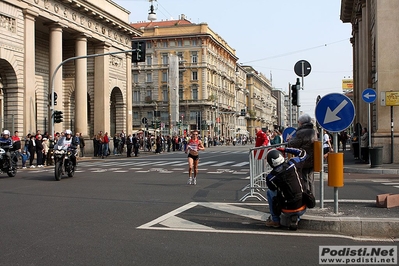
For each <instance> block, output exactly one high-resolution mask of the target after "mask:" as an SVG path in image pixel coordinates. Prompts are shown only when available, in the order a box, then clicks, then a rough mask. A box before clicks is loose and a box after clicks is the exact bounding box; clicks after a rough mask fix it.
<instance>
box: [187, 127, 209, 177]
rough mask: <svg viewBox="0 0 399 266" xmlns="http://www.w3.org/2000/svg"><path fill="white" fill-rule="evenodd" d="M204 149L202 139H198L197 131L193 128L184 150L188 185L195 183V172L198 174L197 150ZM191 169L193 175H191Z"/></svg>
mask: <svg viewBox="0 0 399 266" xmlns="http://www.w3.org/2000/svg"><path fill="white" fill-rule="evenodd" d="M203 150H205V148H204V145H203V144H202V141H201V140H199V139H198V131H197V130H194V131H192V132H191V138H190V140H189V141H188V143H187V148H186V150H185V152H186V153H188V182H187V184H189V185H196V184H197V174H198V162H199V155H198V151H203ZM191 171H192V172H193V175H191Z"/></svg>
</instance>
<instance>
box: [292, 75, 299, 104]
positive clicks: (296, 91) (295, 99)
mask: <svg viewBox="0 0 399 266" xmlns="http://www.w3.org/2000/svg"><path fill="white" fill-rule="evenodd" d="M300 89H301V82H300V81H299V78H298V79H297V80H296V84H294V85H291V103H292V105H294V106H300V105H299V90H300Z"/></svg>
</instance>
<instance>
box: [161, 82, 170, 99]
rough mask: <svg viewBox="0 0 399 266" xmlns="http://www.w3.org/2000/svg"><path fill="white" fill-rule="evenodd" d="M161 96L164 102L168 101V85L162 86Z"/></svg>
mask: <svg viewBox="0 0 399 266" xmlns="http://www.w3.org/2000/svg"><path fill="white" fill-rule="evenodd" d="M162 98H163V101H164V102H167V101H169V95H168V87H167V86H163V87H162Z"/></svg>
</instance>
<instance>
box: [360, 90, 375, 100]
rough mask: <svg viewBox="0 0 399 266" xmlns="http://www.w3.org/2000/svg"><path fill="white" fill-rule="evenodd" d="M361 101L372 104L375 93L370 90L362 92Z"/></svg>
mask: <svg viewBox="0 0 399 266" xmlns="http://www.w3.org/2000/svg"><path fill="white" fill-rule="evenodd" d="M362 99H363V101H365V102H366V103H373V102H374V101H375V100H376V99H377V93H376V92H375V90H373V89H371V88H367V89H365V90H364V91H363V92H362Z"/></svg>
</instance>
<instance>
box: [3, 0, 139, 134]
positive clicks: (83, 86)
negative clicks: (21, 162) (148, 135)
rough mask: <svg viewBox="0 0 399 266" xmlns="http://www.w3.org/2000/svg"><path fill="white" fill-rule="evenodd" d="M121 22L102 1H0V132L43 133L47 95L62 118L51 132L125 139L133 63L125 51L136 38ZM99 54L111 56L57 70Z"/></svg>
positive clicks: (124, 15) (124, 16)
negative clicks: (120, 135)
mask: <svg viewBox="0 0 399 266" xmlns="http://www.w3.org/2000/svg"><path fill="white" fill-rule="evenodd" d="M128 16H129V11H127V10H125V9H123V8H122V7H120V6H118V5H117V4H115V3H113V2H112V1H108V0H86V1H83V0H71V1H56V0H3V1H1V2H0V35H1V36H2V38H1V39H0V89H1V90H0V118H1V127H2V129H4V128H7V129H9V130H18V131H19V132H20V134H21V136H24V135H26V134H28V133H34V132H36V130H41V131H42V133H43V132H45V131H50V129H51V122H49V121H51V92H52V89H54V92H55V93H56V96H57V97H56V98H57V99H56V103H57V105H55V106H54V109H55V110H59V111H62V112H63V117H64V119H63V120H64V121H63V122H62V123H58V124H55V125H54V130H55V131H63V130H65V129H67V128H70V129H72V130H73V131H74V132H81V133H82V134H83V135H84V136H86V137H92V136H93V135H94V134H96V133H97V132H98V131H100V130H101V131H104V132H105V131H107V132H109V133H111V134H112V133H115V132H121V131H122V130H125V131H126V132H130V131H131V128H132V123H131V121H132V118H131V117H132V109H131V107H132V95H131V92H132V90H131V84H132V82H131V65H132V64H131V61H132V59H131V53H126V52H124V51H127V50H131V49H132V48H131V47H132V46H131V39H132V38H133V37H136V36H140V34H141V33H140V31H138V30H136V29H134V28H133V27H131V26H130V25H129V23H128V22H129V17H128ZM118 52H121V53H118ZM104 53H115V54H112V55H106V56H96V57H90V58H81V59H78V60H71V61H68V62H66V63H64V64H62V62H63V61H64V60H66V59H68V58H72V57H85V56H88V55H92V54H104ZM57 68H58V71H56V70H57ZM51 81H53V83H52V82H51ZM50 83H52V84H53V86H52V85H51V84H50ZM52 87H53V88H52Z"/></svg>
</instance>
